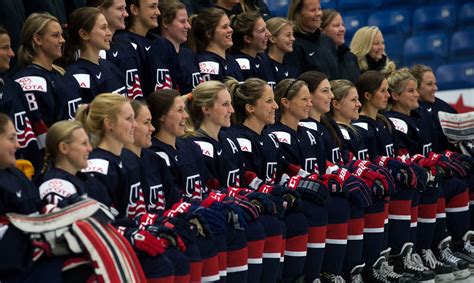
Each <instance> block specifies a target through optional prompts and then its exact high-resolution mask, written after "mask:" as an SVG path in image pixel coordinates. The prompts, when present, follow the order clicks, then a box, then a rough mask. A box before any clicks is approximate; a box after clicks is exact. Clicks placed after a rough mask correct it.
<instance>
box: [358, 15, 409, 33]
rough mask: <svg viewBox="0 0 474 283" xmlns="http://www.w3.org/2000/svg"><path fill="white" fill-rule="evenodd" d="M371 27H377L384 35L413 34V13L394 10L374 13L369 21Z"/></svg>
mask: <svg viewBox="0 0 474 283" xmlns="http://www.w3.org/2000/svg"><path fill="white" fill-rule="evenodd" d="M367 25H369V26H377V27H379V28H380V30H381V31H382V33H383V34H384V35H385V34H388V33H399V34H402V35H407V34H409V33H410V32H411V12H410V10H409V9H393V10H384V11H378V12H375V13H372V14H371V15H370V16H369V19H368V21H367Z"/></svg>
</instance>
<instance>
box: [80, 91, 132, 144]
mask: <svg viewBox="0 0 474 283" xmlns="http://www.w3.org/2000/svg"><path fill="white" fill-rule="evenodd" d="M124 103H129V102H128V100H127V98H125V97H124V96H121V95H119V94H116V93H103V94H100V95H98V96H96V97H95V98H94V99H93V100H92V102H91V103H90V104H83V105H81V106H79V109H78V110H77V113H76V120H77V121H79V122H81V123H82V125H84V129H85V130H86V132H87V133H88V134H89V137H90V139H91V143H92V145H93V146H94V147H95V146H97V144H99V143H100V141H101V140H102V139H103V138H104V135H105V129H104V120H105V119H106V118H109V119H110V120H112V121H116V119H117V114H118V113H119V112H120V109H121V108H122V105H123V104H124Z"/></svg>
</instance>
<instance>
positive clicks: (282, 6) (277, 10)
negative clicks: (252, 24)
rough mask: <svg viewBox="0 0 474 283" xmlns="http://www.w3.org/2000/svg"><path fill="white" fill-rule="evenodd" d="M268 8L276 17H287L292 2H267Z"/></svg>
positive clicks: (271, 0) (285, 0)
mask: <svg viewBox="0 0 474 283" xmlns="http://www.w3.org/2000/svg"><path fill="white" fill-rule="evenodd" d="M267 5H268V8H269V9H270V12H271V13H272V16H274V17H287V16H288V6H289V5H290V0H267Z"/></svg>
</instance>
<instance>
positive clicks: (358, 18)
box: [342, 13, 367, 42]
mask: <svg viewBox="0 0 474 283" xmlns="http://www.w3.org/2000/svg"><path fill="white" fill-rule="evenodd" d="M342 19H343V20H344V25H345V26H346V35H345V39H346V42H351V39H352V36H353V35H354V33H355V32H356V31H357V30H358V29H360V28H361V27H363V26H366V25H367V16H366V15H365V14H362V13H354V14H349V13H347V14H344V13H343V14H342Z"/></svg>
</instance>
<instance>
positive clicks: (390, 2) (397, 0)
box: [382, 0, 417, 9]
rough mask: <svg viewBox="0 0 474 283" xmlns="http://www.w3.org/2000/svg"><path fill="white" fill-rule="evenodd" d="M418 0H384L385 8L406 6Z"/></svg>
mask: <svg viewBox="0 0 474 283" xmlns="http://www.w3.org/2000/svg"><path fill="white" fill-rule="evenodd" d="M416 1H417V0H385V1H383V6H382V7H383V8H388V9H392V8H406V7H408V6H410V5H411V4H412V3H413V2H416Z"/></svg>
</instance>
